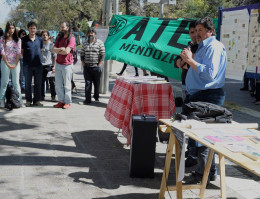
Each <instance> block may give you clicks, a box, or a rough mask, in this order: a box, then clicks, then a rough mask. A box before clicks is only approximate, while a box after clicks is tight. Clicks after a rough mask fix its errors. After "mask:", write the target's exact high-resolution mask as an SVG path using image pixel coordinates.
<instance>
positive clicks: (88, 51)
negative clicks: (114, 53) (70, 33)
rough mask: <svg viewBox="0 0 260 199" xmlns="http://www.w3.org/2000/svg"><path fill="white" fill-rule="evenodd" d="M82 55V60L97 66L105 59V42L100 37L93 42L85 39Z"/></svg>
mask: <svg viewBox="0 0 260 199" xmlns="http://www.w3.org/2000/svg"><path fill="white" fill-rule="evenodd" d="M80 57H81V61H84V63H85V64H91V65H93V66H96V65H97V64H98V63H99V62H100V60H104V58H105V46H104V43H103V42H102V41H101V40H99V39H97V40H96V41H94V42H92V43H89V42H88V41H85V42H84V44H83V47H82V49H81V53H80Z"/></svg>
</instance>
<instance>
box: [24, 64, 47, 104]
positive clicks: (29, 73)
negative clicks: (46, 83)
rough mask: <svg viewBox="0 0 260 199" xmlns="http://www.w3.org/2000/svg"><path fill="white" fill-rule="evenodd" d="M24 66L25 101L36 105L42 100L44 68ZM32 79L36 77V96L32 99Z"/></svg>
mask: <svg viewBox="0 0 260 199" xmlns="http://www.w3.org/2000/svg"><path fill="white" fill-rule="evenodd" d="M23 66H24V75H25V99H26V101H27V102H33V103H36V102H38V101H40V100H41V85H42V71H43V69H42V66H36V67H30V66H28V65H25V64H24V65H23ZM32 77H34V96H33V98H32Z"/></svg>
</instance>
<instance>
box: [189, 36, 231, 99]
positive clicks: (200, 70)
mask: <svg viewBox="0 0 260 199" xmlns="http://www.w3.org/2000/svg"><path fill="white" fill-rule="evenodd" d="M193 59H194V60H195V61H196V62H197V65H196V67H197V72H196V71H195V70H194V69H193V68H192V67H190V68H189V71H188V73H187V76H186V87H187V92H188V94H190V95H192V94H194V93H196V92H198V91H200V90H207V89H217V88H222V87H223V86H224V84H225V72H226V63H227V54H226V49H225V46H224V45H223V44H222V43H221V42H219V41H218V40H216V38H215V36H211V37H209V38H207V39H205V40H203V41H202V42H201V43H200V44H199V46H198V49H197V51H196V53H195V56H194V58H193Z"/></svg>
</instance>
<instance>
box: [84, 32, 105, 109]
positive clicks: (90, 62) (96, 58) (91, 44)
mask: <svg viewBox="0 0 260 199" xmlns="http://www.w3.org/2000/svg"><path fill="white" fill-rule="evenodd" d="M96 35H97V32H96V30H95V29H94V28H90V29H89V30H88V32H87V36H88V40H86V41H85V42H84V44H83V47H82V49H81V55H80V56H81V62H82V66H83V74H84V79H85V100H84V101H83V104H84V105H87V104H90V103H91V90H92V83H93V84H94V99H95V101H99V85H100V77H101V72H102V68H101V67H102V63H103V61H104V58H105V46H104V43H103V42H102V41H101V40H99V39H97V38H96Z"/></svg>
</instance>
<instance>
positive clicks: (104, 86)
mask: <svg viewBox="0 0 260 199" xmlns="http://www.w3.org/2000/svg"><path fill="white" fill-rule="evenodd" d="M104 4H105V5H104ZM103 9H104V11H105V12H104V13H103V16H104V18H103V17H102V19H103V25H105V26H109V22H110V18H111V16H112V0H104V1H103ZM110 65H111V64H110V61H109V60H108V61H104V68H103V71H102V74H101V80H100V92H101V93H102V94H106V93H107V92H108V90H109V71H110Z"/></svg>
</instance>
